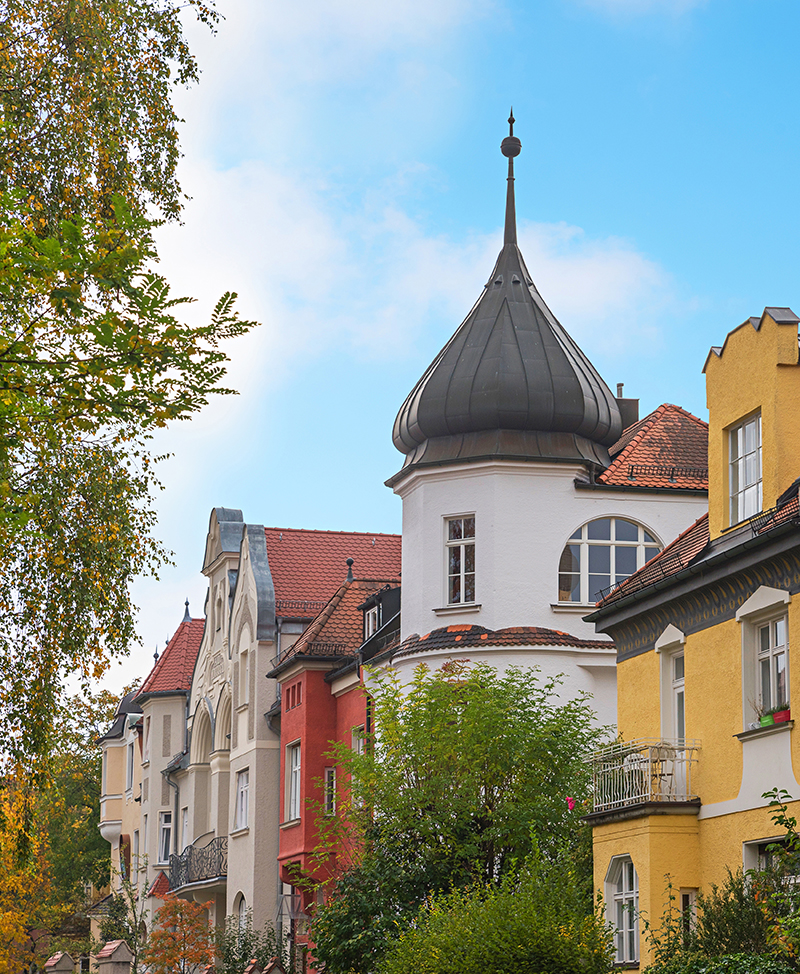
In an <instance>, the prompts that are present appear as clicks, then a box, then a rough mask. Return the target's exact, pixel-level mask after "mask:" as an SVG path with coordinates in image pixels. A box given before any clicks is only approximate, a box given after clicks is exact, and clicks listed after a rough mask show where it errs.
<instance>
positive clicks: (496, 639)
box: [394, 625, 614, 656]
mask: <svg viewBox="0 0 800 974" xmlns="http://www.w3.org/2000/svg"><path fill="white" fill-rule="evenodd" d="M484 646H572V647H575V648H577V649H613V648H614V643H613V642H611V641H610V640H608V639H579V638H578V637H577V636H572V635H570V633H568V632H561V631H560V630H559V629H543V628H542V627H541V626H511V627H509V628H508V629H484V628H483V626H466V625H464V626H446V627H443V628H442V629H434V630H433V632H429V633H428V634H427V635H425V636H419V635H417V634H416V633H414V635H413V636H407V637H406V639H404V640H403V642H402V643H401V644H400V646H399V647H398V649H397V650H396V651H395V653H394V655H395V656H400V655H408V654H410V653H419V652H427V651H428V650H433V649H469V648H473V647H484Z"/></svg>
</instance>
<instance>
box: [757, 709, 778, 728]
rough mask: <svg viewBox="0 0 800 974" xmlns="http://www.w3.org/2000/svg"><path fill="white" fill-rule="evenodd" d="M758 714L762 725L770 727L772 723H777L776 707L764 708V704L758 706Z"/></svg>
mask: <svg viewBox="0 0 800 974" xmlns="http://www.w3.org/2000/svg"><path fill="white" fill-rule="evenodd" d="M756 716H757V717H758V722H759V724H760V725H761V726H762V727H769V726H770V724H774V723H775V708H774V707H772V708H771V709H770V710H764V708H763V707H762V706H760V705H759V706H757V707H756Z"/></svg>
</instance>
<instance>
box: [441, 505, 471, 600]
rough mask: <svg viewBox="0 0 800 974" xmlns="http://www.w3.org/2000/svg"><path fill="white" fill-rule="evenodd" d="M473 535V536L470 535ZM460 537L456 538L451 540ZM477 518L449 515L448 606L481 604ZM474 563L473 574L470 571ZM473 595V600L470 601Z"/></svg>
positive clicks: (446, 523) (446, 526)
mask: <svg viewBox="0 0 800 974" xmlns="http://www.w3.org/2000/svg"><path fill="white" fill-rule="evenodd" d="M467 531H471V532H472V534H466V532H467ZM452 535H457V536H456V537H451V536H452ZM476 535H477V528H476V518H475V514H474V513H473V514H456V515H449V516H448V517H446V518H445V519H444V538H445V542H444V547H445V551H444V555H445V563H444V583H445V605H475V604H476V603H477V598H478V596H477V572H476V568H477V564H476V559H477V552H476ZM469 560H471V562H472V571H467V568H468V567H469V566H468V564H467V562H468V561H469ZM470 594H471V596H472V597H471V598H468V597H467V596H469V595H470Z"/></svg>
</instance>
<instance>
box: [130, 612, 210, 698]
mask: <svg viewBox="0 0 800 974" xmlns="http://www.w3.org/2000/svg"><path fill="white" fill-rule="evenodd" d="M204 623H205V620H204V619H184V621H183V622H182V623H181V624H180V625H179V626H178V628H177V630H176V631H175V635H174V636H173V637H172V639H170V641H169V643H168V644H167V647H166V649H165V650H164V652H163V653H162V654H161V655H160V656H159V658H158V662H157V663H156V665H155V666H154V667H153V669H152V670H150V675H149V676H148V677H147V679H146V680H145V681H144V683H143V684H142V687H141V689H140V690H139V693H138V694H137V699H138V697H141V696H142V695H143V694H148V693H172V692H176V691H181V690H189V689H190V687H191V685H192V673H193V671H194V664H195V661H196V659H197V653H198V650H199V649H200V640H201V639H202V638H203V625H204Z"/></svg>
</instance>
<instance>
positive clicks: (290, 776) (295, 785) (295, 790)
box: [286, 741, 302, 822]
mask: <svg viewBox="0 0 800 974" xmlns="http://www.w3.org/2000/svg"><path fill="white" fill-rule="evenodd" d="M301 756H302V753H301V748H300V741H292V743H291V744H287V745H286V821H287V822H294V821H296V820H297V819H299V818H300V797H301V784H302V779H301V770H302V768H301Z"/></svg>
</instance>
